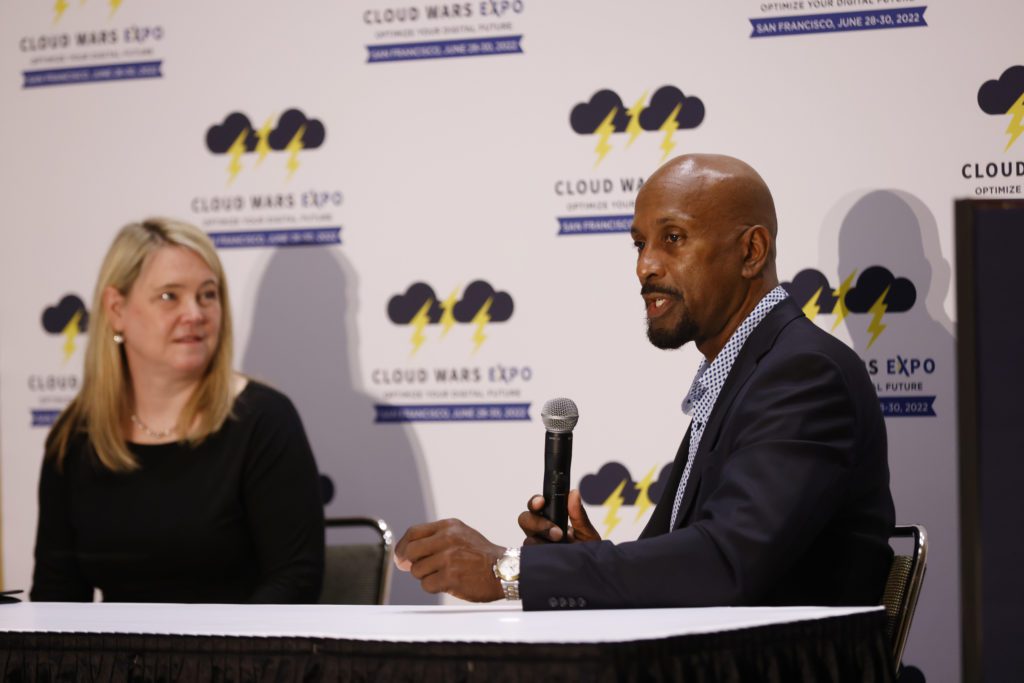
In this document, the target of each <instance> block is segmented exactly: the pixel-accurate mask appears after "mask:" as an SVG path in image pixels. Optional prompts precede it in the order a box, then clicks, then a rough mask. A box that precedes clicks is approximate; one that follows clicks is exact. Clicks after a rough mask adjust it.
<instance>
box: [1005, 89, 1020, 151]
mask: <svg viewBox="0 0 1024 683" xmlns="http://www.w3.org/2000/svg"><path fill="white" fill-rule="evenodd" d="M1006 113H1007V114H1013V118H1012V119H1010V124H1009V125H1008V126H1006V132H1007V133H1008V134H1009V136H1010V141H1009V142H1007V143H1006V149H1004V150H1003V151H1004V152H1008V151H1010V147H1013V143H1015V142H1017V138H1019V137H1020V134H1021V133H1024V126H1022V125H1021V123H1020V120H1021V118H1022V117H1024V93H1022V94H1021V96H1020V97H1018V98H1017V101H1016V102H1014V103H1013V106H1012V107H1010V108H1009V109H1007V110H1006Z"/></svg>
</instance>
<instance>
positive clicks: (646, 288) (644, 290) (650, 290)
mask: <svg viewBox="0 0 1024 683" xmlns="http://www.w3.org/2000/svg"><path fill="white" fill-rule="evenodd" d="M647 294H667V295H669V296H671V297H673V298H676V299H682V298H683V293H682V292H680V291H679V290H677V289H672V288H671V287H661V286H658V285H643V286H642V287H641V288H640V296H645V295H647Z"/></svg>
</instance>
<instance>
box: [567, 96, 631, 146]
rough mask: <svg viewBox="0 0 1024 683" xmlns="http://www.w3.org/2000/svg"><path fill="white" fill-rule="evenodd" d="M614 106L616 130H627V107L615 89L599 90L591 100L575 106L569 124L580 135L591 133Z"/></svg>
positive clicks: (618, 131) (613, 121)
mask: <svg viewBox="0 0 1024 683" xmlns="http://www.w3.org/2000/svg"><path fill="white" fill-rule="evenodd" d="M613 108H614V109H616V113H615V118H614V119H612V123H613V124H614V126H615V132H616V133H621V132H623V131H624V130H626V124H628V123H629V116H627V115H626V107H625V106H623V104H622V98H621V97H619V96H618V94H616V92H615V91H614V90H598V91H597V92H596V93H594V94H593V96H592V97H591V98H590V101H589V102H580V103H579V104H577V105H576V106H575V107H573V108H572V113H571V114H570V115H569V125H570V126H572V129H573V130H574V131H576V132H577V133H579V134H580V135H590V134H592V133H593V132H594V131H596V130H597V127H598V126H600V125H601V122H602V121H604V119H605V117H606V116H608V114H609V112H611V110H612V109H613Z"/></svg>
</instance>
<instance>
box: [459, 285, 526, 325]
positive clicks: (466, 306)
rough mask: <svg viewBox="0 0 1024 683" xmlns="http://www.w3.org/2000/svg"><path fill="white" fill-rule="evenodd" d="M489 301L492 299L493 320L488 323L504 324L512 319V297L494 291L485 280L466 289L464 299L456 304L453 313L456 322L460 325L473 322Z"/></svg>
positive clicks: (491, 313) (490, 313)
mask: <svg viewBox="0 0 1024 683" xmlns="http://www.w3.org/2000/svg"><path fill="white" fill-rule="evenodd" d="M488 299H491V307H490V311H489V315H490V318H491V319H490V320H489V321H488V322H492V323H503V322H505V321H506V320H508V319H509V318H511V317H512V308H513V304H512V297H511V296H509V295H508V293H507V292H496V291H494V288H493V287H491V285H490V284H489V283H487V282H485V281H483V280H476V281H475V282H471V283H470V284H469V286H468V287H466V291H465V293H464V294H463V295H462V299H461V300H460V301H459V302H458V303H457V304H455V307H454V309H453V311H452V313H453V314H454V315H455V320H457V321H458V322H460V323H469V322H473V318H474V317H475V316H476V315H477V313H478V312H479V311H480V309H481V308H483V306H484V304H485V303H487V300H488Z"/></svg>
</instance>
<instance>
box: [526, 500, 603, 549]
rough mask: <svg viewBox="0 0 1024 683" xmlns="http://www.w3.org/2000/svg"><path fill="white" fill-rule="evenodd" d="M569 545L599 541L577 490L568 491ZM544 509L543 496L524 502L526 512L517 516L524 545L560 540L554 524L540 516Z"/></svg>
mask: <svg viewBox="0 0 1024 683" xmlns="http://www.w3.org/2000/svg"><path fill="white" fill-rule="evenodd" d="M567 506H568V508H569V540H568V542H569V543H578V542H583V541H600V540H601V534H599V533H597V529H595V528H594V525H593V524H591V523H590V517H588V516H587V511H586V510H585V509H583V499H582V498H580V492H579V489H573V490H572V491H569V500H568V503H567ZM543 509H544V496H539V495H538V496H533V497H532V498H530V500H528V501H527V502H526V512H523V513H522V514H520V515H519V527H520V528H521V529H522V530H523V533H525V534H526V541H525V542H524V543H525V544H526V545H533V544H535V543H549V542H554V543H557V542H558V541H561V540H562V530H561V529H559V528H558V527H557V526H556V525H555V523H554V522H552V521H551V520H550V519H548V518H547V517H544V516H543V515H542V514H541V511H542V510H543Z"/></svg>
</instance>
